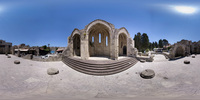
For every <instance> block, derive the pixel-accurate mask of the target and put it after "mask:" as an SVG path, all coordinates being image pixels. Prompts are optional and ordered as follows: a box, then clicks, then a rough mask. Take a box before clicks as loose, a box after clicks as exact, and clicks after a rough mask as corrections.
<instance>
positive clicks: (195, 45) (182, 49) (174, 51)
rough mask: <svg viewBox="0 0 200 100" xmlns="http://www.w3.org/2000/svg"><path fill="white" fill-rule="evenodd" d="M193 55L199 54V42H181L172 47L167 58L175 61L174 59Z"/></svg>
mask: <svg viewBox="0 0 200 100" xmlns="http://www.w3.org/2000/svg"><path fill="white" fill-rule="evenodd" d="M195 53H200V41H199V42H192V41H188V40H181V41H180V42H177V43H175V44H174V45H173V46H172V48H171V49H170V54H169V57H170V59H175V58H176V57H184V56H187V55H191V54H195Z"/></svg>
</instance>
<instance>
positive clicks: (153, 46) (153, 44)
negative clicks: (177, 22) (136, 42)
mask: <svg viewBox="0 0 200 100" xmlns="http://www.w3.org/2000/svg"><path fill="white" fill-rule="evenodd" d="M154 48H156V46H155V42H153V43H152V50H153V49H154Z"/></svg>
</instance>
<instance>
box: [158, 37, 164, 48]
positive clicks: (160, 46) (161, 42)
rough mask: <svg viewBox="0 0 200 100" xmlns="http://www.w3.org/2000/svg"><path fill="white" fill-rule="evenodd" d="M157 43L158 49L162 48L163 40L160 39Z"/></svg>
mask: <svg viewBox="0 0 200 100" xmlns="http://www.w3.org/2000/svg"><path fill="white" fill-rule="evenodd" d="M158 43H159V44H158V47H159V48H163V40H162V39H160V40H159V42H158Z"/></svg>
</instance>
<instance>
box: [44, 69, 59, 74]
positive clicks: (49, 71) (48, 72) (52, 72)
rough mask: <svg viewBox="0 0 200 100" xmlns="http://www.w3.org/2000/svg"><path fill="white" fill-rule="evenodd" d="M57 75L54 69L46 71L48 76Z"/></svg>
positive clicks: (56, 70)
mask: <svg viewBox="0 0 200 100" xmlns="http://www.w3.org/2000/svg"><path fill="white" fill-rule="evenodd" d="M58 73H59V70H58V69H56V68H49V69H47V74H48V75H56V74H58Z"/></svg>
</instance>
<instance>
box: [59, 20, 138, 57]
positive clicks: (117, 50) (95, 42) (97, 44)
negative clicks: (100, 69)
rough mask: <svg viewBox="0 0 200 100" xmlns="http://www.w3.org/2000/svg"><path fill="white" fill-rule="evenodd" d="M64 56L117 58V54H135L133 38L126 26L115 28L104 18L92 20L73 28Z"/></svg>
mask: <svg viewBox="0 0 200 100" xmlns="http://www.w3.org/2000/svg"><path fill="white" fill-rule="evenodd" d="M63 55H64V56H68V57H73V56H80V57H81V59H84V60H87V59H88V58H89V57H108V58H110V59H114V60H116V59H118V57H119V56H135V55H136V48H135V47H134V40H133V39H132V38H131V37H130V34H129V33H128V31H127V30H126V28H124V27H122V28H120V29H116V28H115V27H114V25H113V24H111V23H108V22H106V21H104V20H100V19H98V20H94V21H93V22H91V23H89V24H88V25H86V26H85V28H84V29H82V30H79V29H74V30H73V32H72V34H71V35H70V36H69V37H68V46H67V49H65V51H64V52H63Z"/></svg>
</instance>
